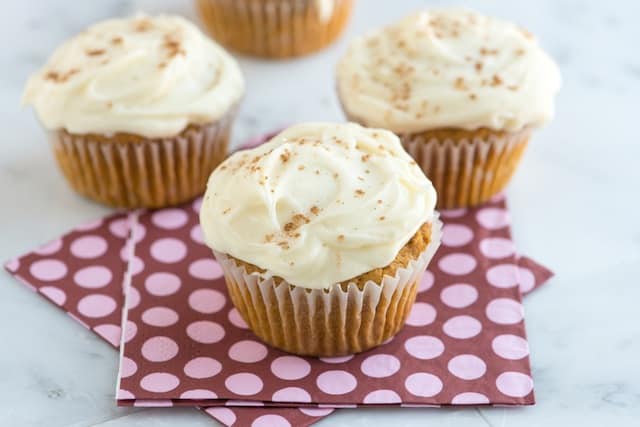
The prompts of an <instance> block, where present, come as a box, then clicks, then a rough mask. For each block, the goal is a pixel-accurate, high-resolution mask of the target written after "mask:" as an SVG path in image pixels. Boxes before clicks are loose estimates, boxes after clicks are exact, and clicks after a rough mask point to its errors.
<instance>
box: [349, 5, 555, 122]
mask: <svg viewBox="0 0 640 427" xmlns="http://www.w3.org/2000/svg"><path fill="white" fill-rule="evenodd" d="M337 79H338V91H339V95H340V98H341V101H342V104H343V107H344V109H345V111H346V113H347V115H348V116H349V117H350V118H352V119H356V120H358V121H359V122H361V123H363V124H365V125H367V126H375V127H384V128H387V129H390V130H393V131H395V132H399V133H407V132H421V131H425V130H430V129H435V128H443V127H454V128H463V129H477V128H481V127H487V128H491V129H495V130H507V131H517V130H519V129H521V128H522V127H524V126H540V125H542V124H544V123H545V122H547V121H548V120H549V119H550V118H551V117H552V116H553V111H554V96H555V94H556V93H557V92H558V90H559V88H560V85H561V78H560V72H559V70H558V67H557V66H556V64H555V63H554V62H553V60H552V59H551V58H550V57H549V56H548V55H547V54H546V53H545V52H544V51H543V50H542V49H541V48H540V46H539V45H538V43H537V41H536V40H535V38H534V37H533V36H532V35H531V34H529V33H528V32H526V31H525V30H523V29H521V28H519V27H518V26H516V25H515V24H512V23H509V22H505V21H501V20H498V19H495V18H490V17H486V16H482V15H480V14H478V13H475V12H473V11H469V10H463V9H442V10H431V11H424V12H421V13H418V14H415V15H412V16H409V17H407V18H405V19H403V20H402V21H400V22H398V23H395V24H393V25H391V26H389V27H386V28H383V29H382V30H379V31H376V32H374V33H371V34H369V35H366V36H364V37H360V38H358V39H356V40H355V41H354V42H353V43H352V44H351V45H350V47H349V49H348V51H347V53H346V54H345V55H344V57H343V58H342V59H341V61H340V62H339V64H338V68H337Z"/></svg>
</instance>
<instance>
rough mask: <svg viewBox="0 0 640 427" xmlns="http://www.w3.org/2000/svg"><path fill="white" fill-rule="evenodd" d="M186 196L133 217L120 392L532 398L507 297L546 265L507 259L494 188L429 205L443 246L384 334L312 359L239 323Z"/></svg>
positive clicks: (231, 402)
mask: <svg viewBox="0 0 640 427" xmlns="http://www.w3.org/2000/svg"><path fill="white" fill-rule="evenodd" d="M199 207H200V200H196V201H195V202H194V203H192V204H190V205H185V206H182V207H178V208H170V209H163V210H158V211H155V212H149V213H145V214H142V215H140V216H139V217H138V218H137V222H136V226H135V227H134V228H133V238H132V241H133V242H135V247H134V248H133V253H134V254H135V255H134V257H133V258H132V262H131V264H130V268H131V281H130V287H129V292H128V295H127V320H126V326H125V330H124V337H125V344H124V349H123V352H122V355H123V357H122V359H121V366H120V388H119V391H118V396H117V397H118V401H119V403H120V404H122V405H134V404H135V405H136V406H145V405H151V406H165V405H166V406H172V405H204V406H213V405H220V406H255V405H260V406H291V405H296V406H300V407H321V408H327V407H332V408H338V407H356V406H362V405H396V406H434V405H436V406H437V405H450V404H453V405H467V404H500V405H528V404H532V403H534V395H533V381H532V379H531V373H530V367H529V359H528V355H529V350H528V345H527V341H526V337H525V329H524V318H523V307H522V304H521V301H520V300H521V298H520V297H521V292H522V291H528V290H531V289H532V288H533V287H534V286H535V285H536V281H538V282H541V281H543V280H545V279H546V278H548V277H549V274H550V273H549V272H548V271H547V270H545V269H543V268H540V267H536V266H535V265H534V264H532V263H531V262H529V261H524V262H523V263H522V264H519V263H518V257H517V255H516V251H515V247H514V244H513V242H512V240H511V236H510V229H509V225H510V220H509V215H508V211H507V209H506V206H505V201H504V199H503V198H502V197H498V198H496V199H494V200H493V201H492V202H490V203H488V204H486V205H484V206H482V207H480V208H476V209H470V210H456V211H445V212H443V213H442V217H443V222H444V224H445V225H444V228H443V238H442V246H441V248H440V249H439V251H438V252H437V254H436V256H435V257H434V259H433V261H432V262H431V265H430V266H429V269H428V271H427V273H426V275H425V277H424V279H423V280H422V282H421V284H420V287H419V294H418V297H417V302H416V304H415V305H414V307H413V309H412V311H411V313H410V316H409V318H408V320H407V325H406V327H405V328H404V329H403V330H402V331H401V332H400V333H399V334H398V335H397V336H396V337H394V338H393V339H391V340H389V341H388V342H387V343H385V344H384V345H382V346H380V347H378V348H376V349H373V350H370V351H368V352H365V353H362V354H358V355H355V356H346V357H337V358H320V359H318V358H305V357H298V356H294V355H290V354H287V353H284V352H281V351H279V350H276V349H273V348H270V347H268V346H266V345H265V344H263V343H261V342H260V341H259V340H258V339H257V338H256V337H255V336H254V335H253V334H252V333H251V331H250V330H249V329H248V328H247V325H246V324H245V322H244V321H243V319H242V318H241V317H240V316H239V314H238V312H237V310H236V309H235V308H233V305H232V303H231V301H230V299H229V297H228V295H227V291H226V287H225V284H224V279H223V277H222V270H221V269H220V267H219V265H218V264H217V263H216V261H215V260H214V259H213V257H212V254H211V251H210V249H209V248H207V247H206V246H205V245H204V244H203V242H202V234H201V230H200V226H199V224H198V211H199Z"/></svg>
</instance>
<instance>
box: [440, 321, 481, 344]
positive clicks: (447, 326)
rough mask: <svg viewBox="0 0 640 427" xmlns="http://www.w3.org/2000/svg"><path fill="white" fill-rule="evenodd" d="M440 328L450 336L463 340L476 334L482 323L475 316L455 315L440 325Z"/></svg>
mask: <svg viewBox="0 0 640 427" xmlns="http://www.w3.org/2000/svg"><path fill="white" fill-rule="evenodd" d="M442 330H443V331H444V333H445V334H447V335H449V336H450V337H451V338H457V339H460V340H463V339H467V338H472V337H475V336H476V335H478V334H479V333H480V331H482V324H481V323H480V322H479V321H478V319H476V318H475V317H471V316H466V315H462V316H455V317H452V318H450V319H449V320H447V321H446V322H445V323H444V325H442Z"/></svg>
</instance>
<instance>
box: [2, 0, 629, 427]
mask: <svg viewBox="0 0 640 427" xmlns="http://www.w3.org/2000/svg"><path fill="white" fill-rule="evenodd" d="M442 3H445V2H435V1H424V0H423V1H419V0H415V1H414V0H403V1H401V2H400V1H395V2H388V1H385V0H360V1H359V3H358V7H357V9H356V11H355V16H354V18H353V20H352V22H351V25H350V27H349V28H348V30H347V32H346V34H345V36H344V37H343V38H342V39H341V40H340V42H338V43H337V44H335V45H334V46H332V47H331V48H330V49H327V50H326V51H324V52H322V53H320V54H318V55H314V56H310V57H307V58H303V59H299V60H294V61H288V62H264V61H259V60H253V59H249V58H242V59H241V65H242V68H243V71H244V72H245V75H246V77H247V80H248V94H247V96H246V99H245V102H244V104H243V107H242V111H241V114H240V117H239V119H238V122H237V125H236V128H235V135H234V139H235V141H236V142H238V141H240V140H242V139H243V138H245V137H248V136H250V135H255V134H256V133H259V132H263V131H267V130H271V129H273V128H275V127H277V126H280V125H283V124H286V123H291V122H296V121H302V120H339V119H341V118H342V116H341V113H340V110H339V107H338V104H337V102H336V97H335V95H334V93H333V87H334V84H333V80H332V70H333V64H334V63H335V61H336V59H337V57H338V56H339V54H340V53H341V52H342V51H343V50H344V48H345V41H346V40H347V39H349V38H350V37H352V36H353V35H355V34H358V33H361V32H363V31H366V30H367V29H368V28H372V27H375V26H378V25H381V24H384V23H385V22H388V21H390V20H392V19H395V18H398V17H400V16H402V15H404V14H406V13H407V12H408V11H411V10H414V9H416V8H418V7H419V6H421V5H424V4H442ZM465 3H466V4H468V5H470V6H472V7H474V8H477V9H479V10H481V11H484V12H486V13H489V14H495V15H498V16H502V17H505V18H508V19H512V20H515V21H517V22H519V23H521V24H522V25H524V26H526V27H527V28H529V29H530V30H531V31H533V32H534V33H536V34H537V35H538V36H539V38H540V39H541V40H542V43H543V44H544V46H545V47H546V48H547V49H548V50H549V52H550V53H551V54H552V56H553V57H555V58H556V59H557V61H558V62H559V64H560V66H561V68H562V72H563V75H564V80H565V85H564V88H563V90H562V92H561V94H560V96H559V98H558V104H557V106H558V111H557V118H556V120H555V121H554V122H553V123H552V124H550V125H549V126H548V127H546V128H545V129H543V130H542V131H540V132H538V133H537V134H536V136H535V139H534V143H533V144H531V145H530V148H529V150H528V152H527V155H526V158H525V159H524V162H523V164H522V167H521V168H520V170H519V172H518V173H517V176H516V177H515V179H514V181H513V183H512V185H511V186H510V188H509V191H508V194H509V198H510V202H511V209H512V214H513V218H514V222H515V225H514V233H515V237H516V241H517V244H518V247H519V248H520V249H521V250H522V251H523V252H524V253H526V254H528V255H531V256H534V257H535V258H536V259H538V260H540V261H542V262H544V263H545V264H547V265H549V266H551V267H552V268H553V269H554V270H555V271H556V273H557V277H556V278H555V279H554V280H553V281H552V282H551V283H549V284H548V285H547V286H546V288H544V289H541V290H539V291H537V292H536V293H535V294H534V295H532V296H530V297H528V298H527V301H526V303H525V305H526V309H527V326H528V334H529V338H530V344H531V348H532V363H533V371H534V372H533V373H534V379H535V383H536V394H537V399H538V404H537V405H536V406H534V407H528V408H515V409H513V408H510V409H506V408H480V409H476V408H470V409H404V410H341V411H339V413H337V414H336V415H332V416H331V417H329V418H327V419H325V420H324V421H322V422H320V423H319V424H318V426H329V425H331V426H349V427H357V426H372V425H380V426H384V425H391V424H394V425H402V426H418V425H429V424H436V423H437V425H441V426H447V425H456V426H471V425H474V426H475V425H489V426H536V425H540V426H543V425H544V426H550V425H565V424H568V425H582V426H600V425H604V424H605V423H607V424H609V425H615V426H624V425H637V423H638V420H639V419H640V366H639V365H638V361H639V360H640V319H639V316H638V309H637V306H638V301H639V300H640V279H639V277H640V221H639V220H638V218H639V216H638V213H637V212H638V210H639V209H640V202H639V198H638V190H637V187H638V184H640V168H639V167H638V159H639V158H640V144H639V143H638V141H637V138H638V137H637V134H638V132H637V126H638V123H637V122H638V106H637V103H638V100H640V58H639V57H638V56H637V55H634V52H637V42H638V40H640V27H639V26H638V24H637V16H639V15H640V2H636V1H633V0H629V1H612V0H610V1H606V2H597V1H589V2H586V1H585V2H581V1H577V0H546V1H540V0H538V1H535V2H534V1H528V2H507V1H497V0H496V1H488V0H487V1H479V0H478V1H467V2H465ZM3 6H4V7H3V13H2V16H1V17H0V20H1V25H0V34H1V38H2V40H4V42H3V47H2V50H0V67H1V68H2V73H1V74H0V93H1V95H0V122H1V123H2V126H3V132H2V135H3V141H2V143H0V200H2V209H1V211H0V219H1V221H0V224H1V225H0V227H1V228H0V230H1V238H0V259H2V260H4V259H8V258H10V257H12V256H14V255H16V254H19V253H22V252H23V251H25V250H28V249H30V248H33V247H34V246H35V245H37V244H39V243H42V242H43V241H46V240H48V239H50V238H53V237H55V236H57V235H58V234H59V233H61V232H63V231H65V230H67V229H68V228H70V227H71V226H73V225H75V224H77V223H79V222H81V221H83V220H87V219H90V218H95V217H97V216H100V215H103V214H105V213H107V212H108V210H107V209H106V208H104V207H101V206H98V205H96V204H93V203H91V202H88V201H87V200H84V199H82V198H80V197H78V196H76V195H74V194H73V193H72V192H71V191H70V190H69V189H68V188H67V186H66V184H65V183H64V182H63V179H62V177H61V176H60V174H59V173H58V171H57V170H56V168H55V166H54V163H53V161H52V156H51V153H50V151H49V147H48V146H47V143H46V140H45V134H44V132H43V131H42V130H41V129H40V127H39V125H38V123H37V121H36V120H35V118H34V116H33V114H32V112H31V111H29V110H21V109H20V105H19V103H20V94H21V90H22V87H23V84H24V82H25V79H26V77H27V75H28V74H29V73H30V72H32V71H33V70H35V69H36V68H37V67H39V66H40V65H41V64H42V63H43V62H44V61H45V59H46V57H47V56H48V54H49V53H50V52H51V50H52V49H53V48H54V47H55V46H56V45H57V44H59V43H60V42H61V41H62V40H64V39H65V38H67V37H69V36H71V35H73V34H74V33H76V32H77V31H79V30H81V29H82V28H83V27H85V26H86V25H87V24H89V23H91V22H94V21H96V20H99V19H102V18H106V17H109V16H113V15H126V14H130V13H133V12H135V11H138V10H144V11H148V12H156V11H160V10H164V11H172V12H178V13H183V14H185V15H187V16H190V17H194V12H193V9H192V4H191V2H188V1H158V0H155V1H154V0H147V1H118V0H115V1H101V2H93V1H92V2H89V1H72V0H67V1H62V0H52V1H47V2H41V1H36V0H24V1H19V2H7V3H6V4H4V5H3ZM0 367H1V368H0V425H3V426H50V427H56V426H89V425H93V426H96V425H97V426H101V427H119V426H170V425H171V426H174V425H187V424H188V425H190V426H208V425H215V422H214V421H213V420H211V419H209V418H208V417H206V416H204V415H202V414H201V413H199V412H198V411H196V410H193V409H189V408H184V409H172V410H162V409H153V410H152V409H140V408H133V409H131V408H116V407H115V406H114V401H113V393H114V387H115V372H116V357H115V354H114V352H113V350H112V349H111V348H110V347H109V346H108V345H107V344H105V343H103V342H102V341H100V340H99V339H98V338H96V337H95V336H94V335H93V334H92V333H90V332H88V331H86V330H84V329H83V328H82V327H81V326H79V325H77V324H75V323H74V322H72V321H71V320H70V319H68V318H67V316H66V315H64V314H63V313H62V312H60V311H59V310H57V309H55V308H54V307H53V306H51V305H49V304H47V303H46V302H45V301H43V300H41V299H40V298H37V297H35V296H34V295H33V294H32V292H31V291H29V290H27V289H26V288H24V287H22V286H20V285H18V284H17V283H16V282H15V281H14V280H13V279H12V278H11V277H10V276H9V275H8V274H4V272H3V273H2V274H0Z"/></svg>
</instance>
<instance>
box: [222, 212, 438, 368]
mask: <svg viewBox="0 0 640 427" xmlns="http://www.w3.org/2000/svg"><path fill="white" fill-rule="evenodd" d="M441 232H442V222H441V221H440V220H439V219H438V217H437V215H435V216H434V217H433V220H432V228H431V240H430V242H429V244H428V245H427V247H426V249H425V250H424V251H423V252H422V253H421V254H420V256H418V257H417V258H416V259H415V260H412V261H410V262H409V264H408V265H407V266H406V267H404V268H400V269H398V270H397V271H396V274H395V275H394V276H393V277H391V276H385V277H384V278H383V280H382V283H375V282H373V281H368V282H366V283H365V284H364V286H361V287H358V286H357V285H356V284H355V283H353V282H352V283H349V284H348V286H347V287H346V289H343V287H341V286H340V284H336V285H333V286H332V287H330V288H328V289H306V288H302V287H299V286H294V285H291V284H290V283H288V282H286V281H284V280H282V281H279V283H277V284H276V282H275V280H274V279H273V277H267V276H266V275H261V274H257V273H253V274H249V273H247V272H246V270H245V268H244V267H242V266H239V265H238V263H236V261H235V260H234V259H233V258H231V257H229V256H227V255H226V254H223V253H220V252H218V251H215V250H214V251H213V252H214V255H215V257H216V259H217V260H218V262H219V263H220V265H221V267H222V270H223V272H224V276H225V280H226V283H227V288H228V290H229V295H230V296H231V299H232V300H233V303H234V305H235V306H236V308H237V309H238V310H239V311H240V313H241V314H242V316H243V318H244V319H245V320H246V321H247V323H248V324H249V326H250V328H251V329H252V330H253V332H254V333H255V334H256V335H257V336H258V337H260V338H261V339H262V340H263V341H265V342H267V343H268V344H270V345H272V346H274V347H277V348H279V349H282V350H285V351H287V352H290V353H295V354H299V355H309V356H341V355H347V354H353V353H358V352H361V351H364V350H367V349H369V348H371V347H374V346H376V345H379V344H381V343H383V342H384V341H386V340H387V339H389V338H391V337H392V336H393V335H395V334H396V333H397V332H398V331H399V330H400V328H401V327H402V325H404V322H405V320H406V318H407V315H408V314H409V311H410V309H411V307H412V305H413V302H414V300H415V296H416V289H417V286H418V283H420V279H421V278H422V275H423V273H424V271H425V269H426V268H427V265H428V264H429V261H431V258H432V257H433V255H434V254H435V252H436V250H437V248H438V246H439V245H440V237H441Z"/></svg>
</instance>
